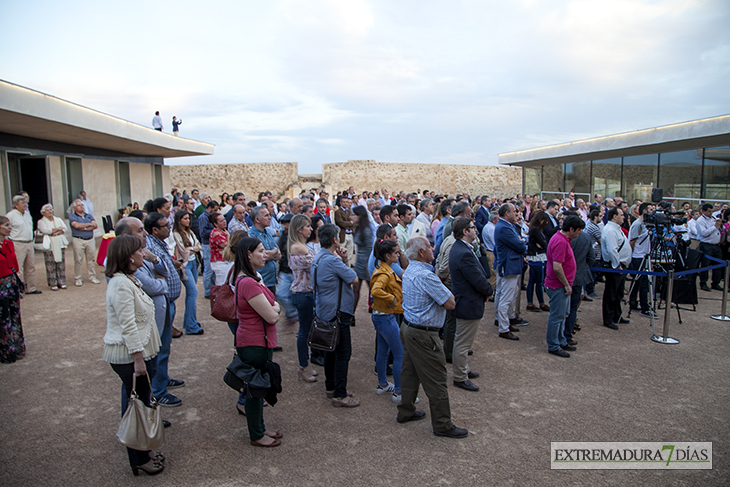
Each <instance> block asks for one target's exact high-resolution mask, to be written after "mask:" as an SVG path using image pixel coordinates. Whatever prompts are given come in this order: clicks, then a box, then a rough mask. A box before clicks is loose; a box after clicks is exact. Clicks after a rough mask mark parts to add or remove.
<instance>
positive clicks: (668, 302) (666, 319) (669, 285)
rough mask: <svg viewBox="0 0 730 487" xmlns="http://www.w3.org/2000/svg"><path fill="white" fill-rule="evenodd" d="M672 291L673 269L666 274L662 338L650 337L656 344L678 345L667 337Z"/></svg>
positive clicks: (675, 340) (676, 341) (674, 340)
mask: <svg viewBox="0 0 730 487" xmlns="http://www.w3.org/2000/svg"><path fill="white" fill-rule="evenodd" d="M673 289H674V269H670V270H669V272H667V297H666V299H665V300H664V302H665V303H666V306H664V330H663V331H662V336H656V335H654V336H652V337H651V339H652V340H653V341H655V342H658V343H665V344H668V345H675V344H677V343H679V340H677V339H676V338H672V337H670V336H669V316H670V311H671V310H672V306H671V302H672V291H673Z"/></svg>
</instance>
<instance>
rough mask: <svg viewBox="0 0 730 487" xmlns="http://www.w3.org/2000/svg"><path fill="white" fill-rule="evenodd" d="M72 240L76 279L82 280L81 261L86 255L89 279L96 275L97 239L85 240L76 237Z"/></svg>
mask: <svg viewBox="0 0 730 487" xmlns="http://www.w3.org/2000/svg"><path fill="white" fill-rule="evenodd" d="M72 240H73V242H71V244H72V246H73V251H74V279H76V280H77V281H80V280H81V261H83V260H84V257H86V269H87V271H88V274H89V279H91V278H92V277H93V278H95V277H96V262H94V259H95V258H96V240H94V239H93V238H91V239H89V240H84V239H82V238H78V237H74V238H73V239H72Z"/></svg>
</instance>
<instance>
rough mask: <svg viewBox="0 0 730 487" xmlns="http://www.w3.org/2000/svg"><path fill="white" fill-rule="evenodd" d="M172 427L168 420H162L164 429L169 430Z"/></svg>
mask: <svg viewBox="0 0 730 487" xmlns="http://www.w3.org/2000/svg"><path fill="white" fill-rule="evenodd" d="M170 426H172V423H171V422H169V421H168V420H166V419H163V420H162V427H163V428H169V427H170Z"/></svg>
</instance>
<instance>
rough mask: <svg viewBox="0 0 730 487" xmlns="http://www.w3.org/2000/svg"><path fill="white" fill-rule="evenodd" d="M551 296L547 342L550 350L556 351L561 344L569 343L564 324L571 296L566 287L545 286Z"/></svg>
mask: <svg viewBox="0 0 730 487" xmlns="http://www.w3.org/2000/svg"><path fill="white" fill-rule="evenodd" d="M545 289H546V290H547V293H548V297H549V298H550V316H548V322H547V337H546V338H547V344H548V350H550V351H551V352H554V351H555V350H558V349H560V347H561V346H565V345H567V344H568V341H567V340H566V339H565V336H564V335H563V325H564V324H565V316H566V314H567V312H568V306H569V303H570V296H568V295H567V294H565V288H562V287H561V288H558V289H550V288H549V287H548V288H545Z"/></svg>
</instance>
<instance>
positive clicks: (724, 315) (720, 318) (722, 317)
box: [710, 261, 730, 321]
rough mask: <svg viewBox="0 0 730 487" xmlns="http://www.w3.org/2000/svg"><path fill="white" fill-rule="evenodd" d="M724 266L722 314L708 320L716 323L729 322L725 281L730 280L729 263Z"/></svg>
mask: <svg viewBox="0 0 730 487" xmlns="http://www.w3.org/2000/svg"><path fill="white" fill-rule="evenodd" d="M726 264H727V266H725V287H724V289H723V290H722V313H720V314H719V315H712V316H710V318H712V319H713V320H718V321H730V316H728V315H727V281H728V279H730V261H726Z"/></svg>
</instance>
